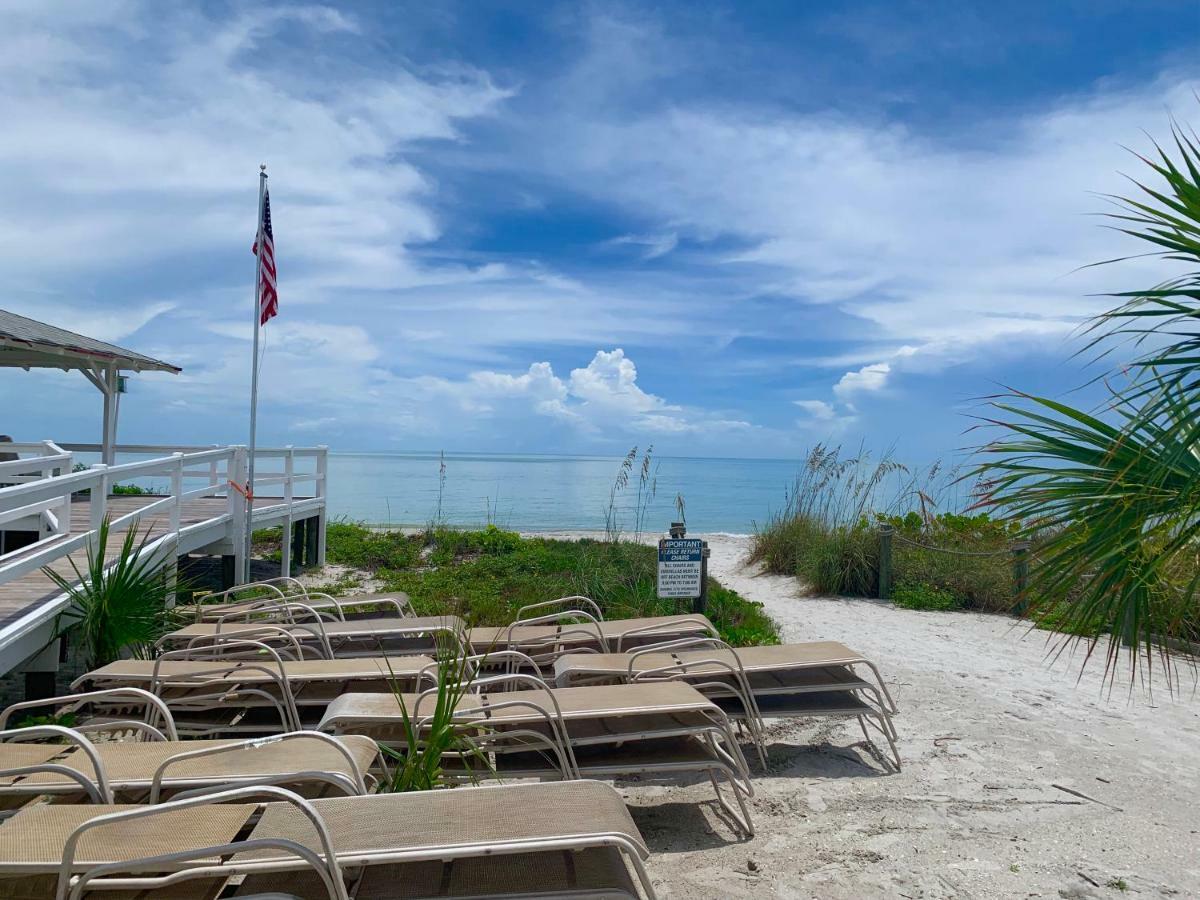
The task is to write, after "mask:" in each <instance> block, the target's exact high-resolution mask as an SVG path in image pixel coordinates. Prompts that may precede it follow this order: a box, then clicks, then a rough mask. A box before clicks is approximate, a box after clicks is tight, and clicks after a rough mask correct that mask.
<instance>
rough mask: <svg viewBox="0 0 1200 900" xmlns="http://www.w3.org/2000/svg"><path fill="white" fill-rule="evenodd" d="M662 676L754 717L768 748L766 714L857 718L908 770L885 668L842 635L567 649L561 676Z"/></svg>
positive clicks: (558, 679)
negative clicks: (626, 649) (749, 643)
mask: <svg viewBox="0 0 1200 900" xmlns="http://www.w3.org/2000/svg"><path fill="white" fill-rule="evenodd" d="M860 667H861V668H863V669H866V670H868V671H869V673H870V675H871V678H870V679H867V678H865V677H863V675H861V674H860V673H859V671H858V669H859V668H860ZM659 679H673V680H680V681H686V682H688V683H691V684H694V685H696V686H697V687H698V688H700V689H701V690H702V691H703V692H704V693H705V694H706V695H708V696H710V697H712V698H713V699H714V700H715V701H716V702H717V703H718V704H720V705H721V707H722V708H723V709H725V711H726V712H727V713H729V714H730V715H731V716H732V717H734V718H735V719H737V720H739V721H744V722H746V724H747V726H748V727H749V728H750V730H751V733H752V735H754V737H755V741H756V743H759V744H760V752H761V741H762V719H763V718H785V717H787V718H791V717H795V718H803V717H834V718H853V719H856V720H857V721H858V723H859V725H860V726H861V728H862V730H863V734H864V736H866V738H867V741H868V743H871V744H873V743H874V742H873V741H872V739H871V736H870V733H869V732H868V726H870V727H872V728H874V729H875V730H877V731H878V732H879V733H880V734H882V735H883V737H884V739H885V740H886V741H887V744H888V747H889V749H890V750H891V761H892V762H893V763H894V764H895V767H896V768H897V770H898V769H899V768H900V756H899V751H898V749H897V747H896V731H895V726H894V724H893V722H892V715H893V714H894V713H895V712H896V707H895V703H894V701H893V700H892V696H891V694H890V692H889V691H888V689H887V685H886V684H885V683H884V681H883V678H882V676H881V675H880V673H879V669H878V668H877V667H876V666H875V664H874V663H873V662H871V661H870V660H868V659H867V658H866V657H864V656H863V655H862V654H860V653H858V652H856V651H854V650H851V649H850V648H849V647H846V646H845V645H844V644H840V643H837V642H836V641H820V642H813V643H804V644H777V645H771V646H761V647H738V648H733V647H730V646H729V645H728V644H726V643H724V642H723V641H720V640H716V639H713V638H703V639H697V638H687V639H681V640H677V641H671V642H667V643H664V644H660V645H657V646H649V647H644V648H640V649H637V650H634V651H632V652H630V653H626V654H617V653H610V654H599V653H576V654H564V655H560V656H559V657H558V658H557V659H556V660H555V663H554V682H555V684H557V685H559V686H562V687H566V686H572V685H575V686H579V685H587V684H611V683H620V682H639V681H647V680H659ZM885 758H886V757H885Z"/></svg>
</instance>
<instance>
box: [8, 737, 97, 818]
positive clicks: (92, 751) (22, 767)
mask: <svg viewBox="0 0 1200 900" xmlns="http://www.w3.org/2000/svg"><path fill="white" fill-rule="evenodd" d="M39 740H41V741H45V740H52V741H55V742H57V743H60V744H61V743H66V744H71V745H74V746H75V747H77V748H78V749H79V751H80V752H81V753H83V754H84V755H85V756H87V758H88V762H89V763H90V764H91V766H92V772H93V773H94V774H95V776H96V777H95V780H92V779H90V778H88V776H87V774H86V773H85V772H84V771H83V770H82V769H79V768H77V767H75V766H67V765H62V764H59V763H55V762H54V761H53V758H51V759H49V760H43V761H42V762H38V763H34V764H32V765H26V764H20V763H18V764H17V765H8V766H6V765H4V762H3V760H4V747H3V743H5V742H9V743H24V742H26V741H39ZM41 773H45V774H54V775H61V776H62V777H63V778H66V779H68V780H70V781H74V782H76V783H77V784H78V785H79V786H80V787H81V788H82V789H83V791H84V793H86V794H87V795H88V797H89V798H90V799H91V801H92V802H93V803H112V802H113V792H112V786H111V784H110V783H109V779H108V773H107V771H106V770H105V768H104V763H103V761H102V760H101V759H100V754H99V753H97V752H96V746H95V744H93V743H92V742H91V741H90V740H88V738H87V736H86V735H84V734H83V733H82V732H80V731H78V730H77V729H74V728H66V727H64V726H62V725H33V726H30V727H29V728H8V729H5V730H2V731H0V777H2V778H17V777H20V776H28V775H35V774H41Z"/></svg>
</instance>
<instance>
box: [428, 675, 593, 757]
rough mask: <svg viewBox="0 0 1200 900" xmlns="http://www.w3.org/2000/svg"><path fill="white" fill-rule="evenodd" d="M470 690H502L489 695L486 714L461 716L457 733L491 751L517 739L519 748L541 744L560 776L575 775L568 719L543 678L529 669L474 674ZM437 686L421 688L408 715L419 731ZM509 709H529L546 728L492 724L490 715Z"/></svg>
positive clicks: (479, 692)
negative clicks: (541, 729)
mask: <svg viewBox="0 0 1200 900" xmlns="http://www.w3.org/2000/svg"><path fill="white" fill-rule="evenodd" d="M466 687H468V688H470V690H469V691H468V692H467V693H465V694H464V696H478V695H486V694H487V691H488V688H493V689H495V690H497V691H500V692H502V696H501V695H500V694H498V695H497V697H496V699H488V700H487V704H486V710H487V715H486V716H484V717H482V718H480V717H475V716H472V717H470V719H469V720H464V721H463V722H462V724H461V726H460V728H459V732H460V735H463V736H465V737H466V738H467V739H468V740H469V741H470V742H471V743H472V744H473V745H474V746H476V747H479V748H481V749H486V750H490V751H492V752H502V751H503V750H505V749H510V750H511V749H514V747H513V745H514V743H515V742H516V741H517V740H519V741H520V744H518V745H517V748H519V749H530V748H531V747H541V748H542V749H545V750H549V751H550V752H551V753H553V754H554V756H555V758H556V760H557V768H558V769H559V771H560V773H561V774H562V777H563V778H578V777H579V764H578V762H576V759H575V749H574V747H573V746H572V744H571V738H570V735H569V734H568V732H567V723H566V720H565V719H564V718H563V714H562V709H561V708H560V707H559V704H558V698H557V697H555V696H554V691H553V690H552V689H551V688H550V686H549V685H548V684H546V682H545V681H543V680H542V679H541V678H539V677H538V676H537V675H533V674H530V673H528V672H509V673H505V674H503V675H483V676H479V677H476V678H474V679H472V680H471V682H470V683H469V684H468V685H466ZM437 696H438V689H437V688H436V687H435V688H431V689H428V690H425V691H422V692H421V693H420V694H419V695H418V696H417V700H416V702H415V703H414V704H413V709H412V710H411V711H410V712H409V717H410V718H411V719H412V721H413V722H414V723H415V724H416V727H417V729H418V733H419V731H420V729H422V728H424V727H427V726H428V725H429V723H430V722H431V721H432V719H433V717H434V714H432V713H428V712H425V714H424V715H423V714H422V712H423V708H424V709H427V708H428V706H429V703H431V702H432V703H434V704H436V703H437ZM509 709H522V710H525V711H526V712H531V713H533V714H534V715H535V716H537V717H538V718H539V719H540V720H541V721H543V722H544V723H545V724H546V726H547V732H548V733H547V732H541V731H537V730H535V729H533V728H516V727H513V726H512V725H511V724H508V723H501V724H502V725H503V727H502V728H496V729H493V728H492V727H491V726H492V725H493V724H494V723H495V722H496V721H498V720H494V719H493V717H494V716H495V715H496V713H499V712H504V711H505V710H509Z"/></svg>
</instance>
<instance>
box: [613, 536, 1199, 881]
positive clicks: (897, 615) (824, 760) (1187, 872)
mask: <svg viewBox="0 0 1200 900" xmlns="http://www.w3.org/2000/svg"><path fill="white" fill-rule="evenodd" d="M709 541H710V546H711V547H712V572H713V574H714V575H716V576H717V577H718V578H719V579H720V580H721V581H722V583H724V584H726V585H728V586H730V587H732V588H734V589H736V590H737V591H739V592H740V593H741V594H742V595H743V596H745V597H747V598H750V599H753V600H757V601H760V602H762V603H763V604H765V606H766V608H767V609H768V610H769V612H770V613H771V615H772V616H773V617H774V618H775V619H776V620H777V621H778V622H779V623H780V625H781V626H782V629H783V636H784V639H785V640H787V641H808V640H820V639H830V640H838V641H842V642H844V643H846V644H848V645H849V646H851V647H853V648H855V649H857V650H860V651H862V652H863V653H864V654H866V655H868V656H869V657H872V658H874V659H875V660H877V662H878V664H879V665H880V668H881V669H882V671H883V673H884V676H885V679H886V681H887V682H888V685H889V688H890V690H891V691H892V693H893V695H894V696H895V698H896V701H897V703H898V704H899V706H900V709H901V714H900V716H899V717H898V718H897V720H896V727H897V729H898V730H899V733H900V752H901V756H902V759H903V763H904V768H903V771H902V772H901V773H899V774H895V775H889V774H886V773H885V771H884V770H883V768H882V767H881V766H880V765H879V763H878V762H877V761H876V760H874V759H873V758H872V756H871V754H870V752H869V751H868V750H867V748H866V747H865V746H864V744H863V743H862V735H861V732H859V731H858V728H857V725H855V724H854V723H852V722H851V723H846V724H842V723H838V722H828V721H826V722H819V723H816V724H805V723H799V722H788V723H776V724H775V725H774V727H773V728H772V730H771V738H772V740H771V742H770V743H771V751H770V760H771V764H770V771H769V772H767V773H766V774H765V775H757V777H756V779H755V788H756V790H757V796H756V797H755V799H754V801H753V815H754V818H755V825H756V827H757V831H758V833H757V835H756V837H755V838H754V839H753V840H750V841H740V840H738V839H737V838H736V837H735V835H734V832H733V831H732V830H731V828H730V826H729V825H728V823H726V822H725V821H723V820H722V818H721V816H720V815H719V814H718V812H717V811H716V809H715V807H714V805H713V804H712V803H711V802H709V800H710V794H709V790H710V789H709V786H708V784H707V783H704V784H697V785H694V786H688V787H657V786H640V785H634V784H627V785H622V792H623V793H624V794H625V796H626V798H627V800H628V802H629V803H630V805H631V807H632V808H633V810H634V815H635V818H636V820H637V823H638V825H639V827H640V828H641V829H642V831H643V833H644V834H645V836H646V839H647V840H648V842H649V844H650V847H651V850H652V851H653V854H654V855H653V859H652V861H651V871H652V874H653V875H654V877H655V880H656V882H657V885H658V890H659V892H660V896H661V897H663V898H668V897H669V898H680V900H682V898H688V900H691V898H727V897H781V898H808V897H818V898H864V897H904V898H918V897H919V898H950V897H954V898H967V897H1068V898H1085V897H1119V896H1123V895H1131V896H1132V895H1138V896H1163V897H1197V896H1200V810H1198V809H1197V805H1196V803H1197V799H1198V798H1200V756H1198V755H1197V747H1198V746H1200V697H1198V696H1197V693H1196V690H1195V681H1194V679H1193V676H1192V675H1191V673H1188V674H1186V675H1185V686H1184V690H1183V691H1182V693H1181V694H1180V695H1179V696H1176V697H1174V698H1173V697H1171V696H1169V695H1168V693H1167V691H1166V690H1165V689H1161V690H1160V689H1156V690H1155V692H1154V694H1153V696H1150V695H1148V694H1147V693H1146V692H1144V691H1142V690H1141V689H1140V688H1139V689H1137V690H1135V691H1134V692H1133V693H1132V694H1130V693H1129V691H1128V685H1127V682H1122V683H1121V684H1120V686H1119V687H1118V688H1117V689H1116V690H1115V691H1113V692H1112V694H1111V695H1110V694H1109V693H1108V692H1107V691H1106V690H1105V689H1104V688H1103V685H1102V679H1101V674H1102V673H1101V669H1102V667H1101V666H1092V667H1089V670H1088V672H1087V673H1086V674H1085V675H1084V676H1083V678H1082V679H1079V678H1077V676H1078V668H1079V667H1078V664H1077V662H1073V661H1070V660H1060V661H1059V662H1058V663H1057V664H1055V665H1054V666H1050V665H1049V664H1048V663H1047V661H1046V659H1045V651H1046V644H1045V635H1044V634H1043V633H1034V634H1029V633H1027V632H1026V631H1025V630H1024V629H1014V627H1013V624H1012V621H1011V620H1008V619H1005V618H1003V617H999V616H989V615H981V614H975V613H961V612H960V613H925V612H912V611H908V610H903V609H896V608H894V607H892V606H890V605H888V604H883V603H879V602H874V601H869V600H847V599H840V598H834V597H809V596H803V591H802V588H801V586H800V585H799V584H797V583H796V581H795V580H794V579H791V578H786V577H779V576H770V575H761V574H757V573H756V572H755V571H754V570H753V569H751V568H747V567H746V566H745V565H744V559H745V555H746V551H747V549H748V547H749V538H748V537H739V536H731V535H711V536H709ZM756 774H757V773H756ZM1080 795H1084V796H1080Z"/></svg>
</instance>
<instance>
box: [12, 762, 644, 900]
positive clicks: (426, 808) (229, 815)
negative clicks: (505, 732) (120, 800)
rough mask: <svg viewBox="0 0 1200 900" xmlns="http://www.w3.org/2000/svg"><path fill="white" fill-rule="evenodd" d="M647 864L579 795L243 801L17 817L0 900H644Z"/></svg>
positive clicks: (611, 809) (492, 789)
mask: <svg viewBox="0 0 1200 900" xmlns="http://www.w3.org/2000/svg"><path fill="white" fill-rule="evenodd" d="M259 798H269V800H270V801H271V802H259ZM513 810H520V811H521V814H520V815H518V816H514V815H513ZM648 856H649V852H648V850H647V848H646V845H645V842H644V841H643V840H642V837H641V835H640V833H639V832H638V830H637V826H636V825H634V823H633V820H632V819H631V818H630V817H629V812H628V810H626V808H625V804H624V803H623V802H622V800H621V798H620V795H618V794H617V793H616V791H614V790H613V789H612V788H611V787H609V786H607V785H604V784H600V783H598V782H594V781H572V782H561V783H549V784H521V785H498V786H489V787H480V788H473V789H469V790H447V791H426V792H419V793H409V794H376V795H370V796H365V797H344V798H341V797H338V798H324V799H317V800H311V801H309V800H305V799H303V798H301V797H300V796H298V795H296V794H294V793H292V792H289V791H286V790H283V789H281V788H277V787H272V786H259V787H245V788H234V789H231V790H223V791H218V792H213V793H206V794H202V795H198V796H189V797H186V798H181V799H177V800H175V801H172V802H169V803H163V804H160V805H157V806H141V807H130V806H53V805H41V806H35V807H29V808H26V809H24V810H22V811H21V812H19V813H18V814H17V815H15V816H13V817H12V818H11V819H10V820H8V821H7V822H5V823H3V824H0V879H7V880H6V881H5V880H0V892H4V891H6V889H8V890H12V891H16V890H22V891H23V892H24V893H23V895H19V894H16V893H0V895H3V896H14V897H15V896H24V897H34V898H37V897H52V898H55V900H67V898H78V897H82V896H83V895H84V894H85V892H87V891H89V890H91V891H95V894H94V896H99V897H103V896H112V895H111V894H108V893H107V892H101V891H100V890H99V889H100V888H110V889H111V888H118V889H121V890H123V891H139V890H145V891H147V893H146V894H145V895H143V894H133V896H138V897H141V896H146V897H147V898H151V900H152V898H153V897H154V896H155V893H154V890H153V889H155V888H167V889H171V890H172V893H171V894H169V896H172V897H179V896H181V895H180V894H179V893H176V891H178V890H180V889H186V888H188V887H191V888H192V889H193V890H195V891H196V893H195V894H194V896H198V897H204V896H215V892H216V891H220V890H221V889H222V888H223V887H225V886H227V885H228V884H229V882H230V880H231V879H233V878H235V877H237V876H249V877H247V878H246V879H245V881H244V882H243V883H242V885H241V887H240V888H239V889H238V891H239V896H247V895H263V894H270V895H271V896H275V897H278V896H280V895H283V896H287V895H288V894H291V895H293V896H299V897H303V898H321V897H328V898H331V900H349V892H348V891H347V887H346V884H347V879H350V880H352V883H354V885H355V887H356V891H355V893H356V894H357V895H358V896H359V897H389V898H396V897H422V896H424V897H446V896H450V897H454V896H459V897H466V896H471V897H476V898H492V897H516V896H521V897H527V898H539V897H571V896H590V897H609V898H613V900H616V898H630V900H632V898H636V897H638V893H637V891H638V888H639V887H640V889H641V891H642V895H643V896H644V897H645V898H646V900H653V898H654V889H653V886H652V884H651V881H650V878H649V875H648V874H647V872H646V869H645V865H644V863H645V860H646V859H647V857H648ZM493 861H495V863H494V864H493ZM572 872H573V873H574V875H573V876H572ZM531 873H534V874H535V877H531ZM631 873H632V877H631ZM39 876H40V878H39ZM556 878H558V879H562V881H555V879H556ZM581 879H582V880H583V881H584V882H585V887H584V889H583V890H580V889H579V886H578V882H579V881H580V880H581ZM572 880H573V881H575V884H572V883H571V882H572ZM527 887H528V888H530V890H529V891H528V892H526V891H525V888H527ZM37 888H40V889H41V890H42V891H45V892H47V893H41V894H37V893H31V891H32V890H35V889H37ZM314 888H315V890H314ZM448 888H453V890H454V891H455V892H454V893H451V892H450V891H448V890H447V889H448ZM205 891H206V892H207V893H203V892H205ZM317 891H319V892H317ZM126 896H129V895H126Z"/></svg>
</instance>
